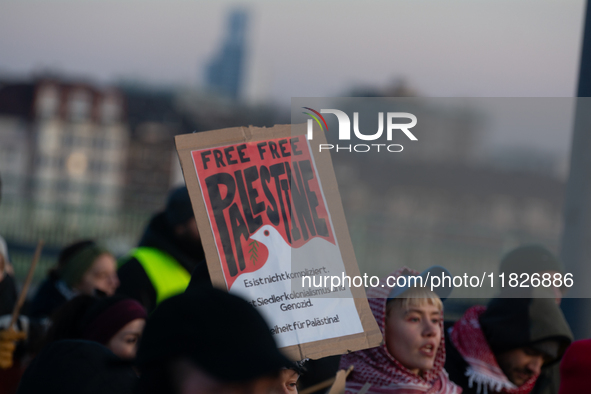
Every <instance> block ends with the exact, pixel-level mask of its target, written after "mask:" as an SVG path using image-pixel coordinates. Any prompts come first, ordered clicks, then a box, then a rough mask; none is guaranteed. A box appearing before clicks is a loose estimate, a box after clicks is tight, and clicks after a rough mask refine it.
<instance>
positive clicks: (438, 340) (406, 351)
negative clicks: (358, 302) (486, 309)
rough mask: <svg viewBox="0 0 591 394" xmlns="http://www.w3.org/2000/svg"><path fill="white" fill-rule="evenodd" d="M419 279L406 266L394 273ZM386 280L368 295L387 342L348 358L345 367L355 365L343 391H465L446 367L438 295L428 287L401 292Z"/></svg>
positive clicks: (401, 393)
mask: <svg viewBox="0 0 591 394" xmlns="http://www.w3.org/2000/svg"><path fill="white" fill-rule="evenodd" d="M401 275H404V276H406V275H413V276H415V275H419V273H418V272H416V271H412V270H409V269H406V268H403V269H401V270H398V271H396V272H394V273H393V274H392V275H390V278H398V277H399V276H401ZM387 279H388V278H383V279H382V280H381V282H380V284H379V285H378V287H375V288H371V289H370V290H369V291H368V293H367V295H368V300H369V305H370V307H371V310H372V312H373V315H374V317H375V319H376V321H377V323H378V326H379V327H380V330H381V331H382V334H383V336H384V343H383V344H382V345H380V346H378V347H375V348H372V349H366V350H362V351H358V352H354V353H351V354H347V355H345V356H343V357H342V359H341V366H340V368H341V369H347V368H348V367H349V366H350V365H353V366H354V369H353V372H352V373H351V375H350V377H349V379H348V381H347V385H346V389H345V392H346V393H347V394H355V393H357V392H359V391H360V390H362V389H364V390H366V389H368V387H369V389H368V390H367V391H365V392H366V393H375V394H378V393H379V394H384V393H388V394H417V393H428V394H456V393H458V394H459V393H461V392H462V389H461V388H459V387H458V386H456V385H455V384H454V383H452V382H451V381H450V380H449V378H448V376H447V373H446V372H445V370H444V369H443V365H444V363H445V343H444V335H443V306H442V303H441V299H440V298H439V296H438V295H437V294H435V293H433V292H431V291H429V290H428V289H425V288H412V289H408V290H406V291H404V292H403V293H402V294H400V290H399V289H398V291H397V294H395V295H393V294H394V293H396V290H397V289H396V288H394V289H393V288H392V287H389V285H391V284H392V283H393V282H392V279H390V283H388V282H387Z"/></svg>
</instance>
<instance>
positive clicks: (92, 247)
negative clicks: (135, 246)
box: [60, 243, 110, 288]
mask: <svg viewBox="0 0 591 394" xmlns="http://www.w3.org/2000/svg"><path fill="white" fill-rule="evenodd" d="M104 253H109V254H110V252H109V251H108V250H107V249H105V248H103V247H101V246H98V245H96V244H94V243H92V244H89V245H87V246H85V247H83V248H82V249H80V250H79V251H77V252H76V253H75V254H74V255H72V257H70V258H69V259H68V260H66V261H65V262H64V264H63V266H62V267H61V269H60V277H61V278H62V280H63V281H64V282H66V284H67V285H68V287H70V288H72V287H74V286H75V285H76V284H78V283H80V280H82V276H84V273H85V272H86V271H88V269H89V268H90V267H91V266H92V264H93V263H94V261H95V260H96V258H97V257H99V256H100V255H102V254H104Z"/></svg>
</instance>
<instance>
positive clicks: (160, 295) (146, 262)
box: [131, 246, 191, 304]
mask: <svg viewBox="0 0 591 394" xmlns="http://www.w3.org/2000/svg"><path fill="white" fill-rule="evenodd" d="M131 256H132V257H135V258H136V259H137V261H139V262H140V264H141V265H142V267H143V268H144V271H146V274H147V275H148V278H149V279H150V282H152V285H153V286H154V289H155V290H156V304H160V303H161V302H162V301H164V300H165V299H167V298H169V297H172V296H174V295H177V294H180V293H183V292H184V291H185V290H186V288H187V286H188V285H189V282H190V281H191V273H189V272H188V271H187V270H186V269H185V267H183V266H182V265H181V264H180V263H179V262H178V261H176V260H175V259H174V258H173V257H172V256H171V255H169V254H168V253H166V252H164V251H162V250H160V249H156V248H150V247H146V246H141V247H139V248H136V249H134V250H132V252H131Z"/></svg>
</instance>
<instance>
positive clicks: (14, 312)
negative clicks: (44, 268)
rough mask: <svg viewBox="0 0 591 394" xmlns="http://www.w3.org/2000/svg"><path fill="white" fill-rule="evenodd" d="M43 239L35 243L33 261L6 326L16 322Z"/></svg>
mask: <svg viewBox="0 0 591 394" xmlns="http://www.w3.org/2000/svg"><path fill="white" fill-rule="evenodd" d="M43 244H44V242H43V240H42V239H41V240H39V242H38V243H37V249H35V254H34V255H33V261H32V262H31V266H30V267H29V272H28V273H27V277H26V278H25V283H24V284H23V288H22V290H21V293H20V294H19V297H18V300H17V302H16V304H15V305H14V309H13V310H12V318H11V319H10V325H9V326H8V327H13V326H14V325H15V323H16V319H18V315H19V314H20V311H21V308H22V307H23V304H24V303H25V299H26V298H27V292H28V291H29V286H30V285H31V281H32V280H33V274H34V273H35V268H37V262H38V261H39V258H40V257H41V251H42V250H43Z"/></svg>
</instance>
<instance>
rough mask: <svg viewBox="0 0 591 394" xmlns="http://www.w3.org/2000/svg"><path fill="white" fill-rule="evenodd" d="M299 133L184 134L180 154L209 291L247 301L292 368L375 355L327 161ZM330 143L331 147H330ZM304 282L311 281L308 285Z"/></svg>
mask: <svg viewBox="0 0 591 394" xmlns="http://www.w3.org/2000/svg"><path fill="white" fill-rule="evenodd" d="M304 133H305V128H304V126H303V125H301V126H290V125H285V126H275V127H273V128H255V127H248V128H243V127H239V128H231V129H223V130H215V131H210V132H203V133H195V134H187V135H180V136H177V137H176V145H177V150H178V153H179V157H180V159H181V165H182V168H183V174H184V177H185V181H186V184H187V187H188V189H189V194H190V196H191V201H192V204H193V210H194V211H195V217H196V219H197V224H198V227H199V232H200V234H201V239H202V242H203V246H204V249H205V255H206V259H207V265H208V269H209V272H210V276H211V279H212V282H213V283H214V285H215V286H217V287H222V288H226V289H228V291H230V292H232V293H234V294H236V295H239V296H241V297H243V298H245V299H246V300H247V301H249V302H251V303H252V305H253V306H254V307H256V308H257V310H259V312H260V313H261V314H262V315H263V316H264V317H265V318H266V319H267V321H268V323H269V324H270V326H271V333H272V334H273V335H274V337H275V339H276V341H277V343H278V346H279V347H282V348H283V350H284V351H285V352H286V353H287V354H288V355H290V356H291V357H293V358H294V359H303V358H306V357H309V358H320V357H326V356H329V355H335V354H342V353H346V352H347V351H355V350H359V349H365V348H369V347H373V346H377V345H378V344H380V343H381V341H382V335H381V333H380V331H379V328H378V327H377V324H376V323H375V320H374V318H373V315H372V314H371V311H370V309H369V305H368V303H367V300H366V299H365V298H364V297H363V296H364V293H363V289H359V288H349V287H348V286H340V287H333V286H331V283H330V281H329V282H328V283H326V282H325V283H324V284H321V280H322V278H324V277H328V276H329V275H334V276H339V277H340V276H342V275H343V274H344V275H348V276H350V277H353V276H354V275H359V269H358V267H357V262H356V260H355V254H354V252H353V248H352V245H351V240H350V238H349V233H348V230H347V226H346V221H345V217H344V213H343V209H342V205H341V201H340V196H339V194H338V188H337V184H336V179H335V176H334V172H333V168H332V163H331V161H330V156H329V154H327V153H324V154H322V155H321V154H319V153H317V152H318V144H320V143H323V141H324V136H323V137H322V138H320V139H316V141H315V143H312V141H308V140H307V139H306V136H305V135H304ZM324 142H325V141H324ZM305 277H307V280H305V279H304V278H305Z"/></svg>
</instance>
